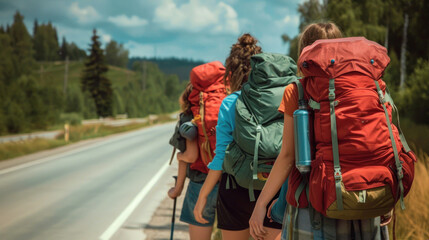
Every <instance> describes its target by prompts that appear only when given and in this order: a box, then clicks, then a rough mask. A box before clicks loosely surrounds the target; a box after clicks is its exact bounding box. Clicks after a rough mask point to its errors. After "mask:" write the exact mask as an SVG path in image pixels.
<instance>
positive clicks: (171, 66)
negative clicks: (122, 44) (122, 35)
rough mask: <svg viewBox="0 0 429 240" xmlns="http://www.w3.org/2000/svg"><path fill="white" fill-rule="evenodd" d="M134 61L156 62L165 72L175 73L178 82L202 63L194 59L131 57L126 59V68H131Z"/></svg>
mask: <svg viewBox="0 0 429 240" xmlns="http://www.w3.org/2000/svg"><path fill="white" fill-rule="evenodd" d="M135 61H149V62H153V63H156V64H157V65H158V67H159V69H160V70H161V71H162V72H163V73H165V74H175V75H177V76H178V77H179V80H180V82H183V81H188V80H189V72H191V70H192V68H194V67H196V66H198V65H201V64H204V63H205V62H203V61H195V60H190V59H180V58H145V57H133V58H130V59H129V61H128V69H132V66H133V63H134V62H135Z"/></svg>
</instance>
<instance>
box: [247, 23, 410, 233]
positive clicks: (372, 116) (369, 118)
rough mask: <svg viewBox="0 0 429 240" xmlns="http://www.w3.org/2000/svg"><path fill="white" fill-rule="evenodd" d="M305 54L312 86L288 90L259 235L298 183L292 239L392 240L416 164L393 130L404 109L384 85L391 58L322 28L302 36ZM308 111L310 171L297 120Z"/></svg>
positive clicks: (254, 223) (287, 228)
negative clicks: (394, 215) (391, 223)
mask: <svg viewBox="0 0 429 240" xmlns="http://www.w3.org/2000/svg"><path fill="white" fill-rule="evenodd" d="M319 39H322V40H319ZM299 53H300V57H299V61H298V66H299V69H300V72H301V74H302V75H303V76H304V78H302V79H301V80H300V83H297V84H291V85H290V86H288V87H286V89H285V92H284V97H283V100H282V103H281V105H280V107H279V111H280V112H283V113H284V133H283V145H282V149H281V151H280V154H279V156H278V158H277V160H276V161H275V164H274V166H273V170H272V171H271V173H270V176H269V177H268V180H267V182H266V184H265V186H264V189H263V190H262V193H261V195H260V197H259V199H258V202H257V203H256V207H255V209H254V212H253V214H252V217H251V220H250V228H251V234H252V236H253V237H254V239H264V233H265V232H266V230H265V229H264V227H263V225H262V219H263V218H264V216H265V214H266V206H267V205H268V204H269V201H270V199H271V198H272V196H274V195H275V194H276V192H277V191H278V189H279V188H280V186H281V185H282V184H283V182H284V181H285V179H286V177H288V176H289V186H288V192H287V196H286V199H287V202H288V208H287V212H286V213H285V217H284V219H285V222H284V225H283V231H282V239H388V234H387V231H386V226H384V227H381V225H382V224H381V220H380V216H384V215H388V214H389V213H390V211H391V210H392V209H393V208H394V207H395V204H396V202H397V201H400V203H401V207H402V208H404V205H403V197H405V196H406V194H407V193H408V191H409V189H410V187H411V183H412V180H413V176H414V162H415V161H416V158H415V155H414V154H413V153H412V152H411V151H410V149H409V147H408V145H407V143H406V141H405V138H404V137H403V134H402V133H401V131H400V128H399V127H398V128H397V127H396V126H395V125H393V123H392V109H395V108H396V107H395V105H394V103H393V100H392V99H391V97H390V95H389V93H388V90H387V87H386V84H385V83H384V82H383V81H382V80H381V76H382V74H383V72H384V70H385V68H386V66H387V65H388V63H389V61H390V59H389V57H388V56H387V51H386V49H385V48H384V47H382V46H380V45H379V44H377V43H375V42H371V41H368V40H366V39H365V38H363V37H355V38H341V32H340V31H339V30H338V28H337V27H336V26H335V24H333V23H318V24H311V25H309V26H308V27H307V28H306V29H305V30H304V31H303V33H302V34H301V36H300V41H299ZM307 105H308V107H307ZM308 109H310V112H312V114H313V116H311V115H309V116H310V118H309V119H310V120H307V123H309V125H312V127H313V129H309V130H307V132H306V134H308V135H309V136H310V137H309V139H311V136H313V137H314V139H313V141H309V143H312V144H313V147H312V150H313V153H310V154H309V155H310V156H311V159H310V160H311V163H309V164H310V165H308V163H306V164H302V163H304V161H301V160H302V159H301V157H302V155H305V154H303V152H301V150H300V148H301V147H302V142H301V141H299V140H298V141H295V142H294V139H299V137H302V136H297V135H296V133H297V130H298V129H299V126H298V125H299V124H298V123H299V122H298V121H297V120H296V119H298V118H297V117H296V116H298V115H297V114H298V113H300V111H301V110H304V111H308ZM294 118H295V122H294ZM295 123H297V124H295ZM297 137H298V138H297ZM292 143H294V144H292ZM309 145H310V144H309ZM295 165H296V167H295ZM300 170H301V171H300Z"/></svg>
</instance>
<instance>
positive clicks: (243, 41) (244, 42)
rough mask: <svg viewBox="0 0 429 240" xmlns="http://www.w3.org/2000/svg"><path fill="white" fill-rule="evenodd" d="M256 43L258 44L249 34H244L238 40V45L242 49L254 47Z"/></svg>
mask: <svg viewBox="0 0 429 240" xmlns="http://www.w3.org/2000/svg"><path fill="white" fill-rule="evenodd" d="M256 43H258V40H257V39H256V38H254V37H253V36H252V35H250V34H249V33H245V34H243V35H241V37H240V38H239V39H238V44H240V45H241V46H243V47H245V46H248V45H251V46H254V45H256Z"/></svg>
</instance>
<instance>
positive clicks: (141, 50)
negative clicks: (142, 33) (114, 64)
mask: <svg viewBox="0 0 429 240" xmlns="http://www.w3.org/2000/svg"><path fill="white" fill-rule="evenodd" d="M124 47H125V48H126V49H128V50H129V51H130V57H135V56H149V57H153V56H155V45H152V44H140V43H138V42H135V41H128V42H126V43H125V44H124Z"/></svg>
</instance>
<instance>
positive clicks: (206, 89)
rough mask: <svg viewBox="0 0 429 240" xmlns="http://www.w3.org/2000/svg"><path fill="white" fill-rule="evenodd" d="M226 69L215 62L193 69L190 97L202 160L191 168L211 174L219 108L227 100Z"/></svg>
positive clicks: (199, 159)
mask: <svg viewBox="0 0 429 240" xmlns="http://www.w3.org/2000/svg"><path fill="white" fill-rule="evenodd" d="M224 75H225V67H224V66H223V64H222V63H221V62H218V61H215V62H210V63H206V64H202V65H199V66H197V67H194V68H193V69H192V71H191V76H190V79H191V83H192V92H191V94H190V95H189V98H188V99H189V101H190V102H191V104H192V106H191V110H192V113H193V114H194V120H193V121H194V123H196V124H197V127H198V145H199V148H200V157H199V158H198V160H197V161H196V162H195V163H193V164H192V165H191V166H190V168H191V169H195V170H199V171H201V172H204V173H208V168H207V165H208V164H209V163H210V162H211V161H212V160H213V157H214V149H215V148H216V125H217V118H218V113H219V107H220V105H221V103H222V100H223V99H224V98H225V97H226V88H225V84H224V82H223V77H224Z"/></svg>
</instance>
